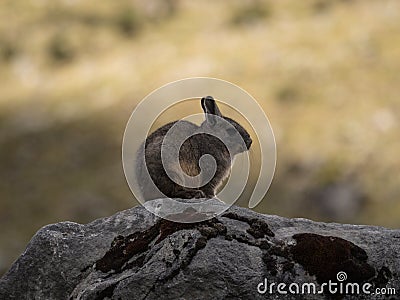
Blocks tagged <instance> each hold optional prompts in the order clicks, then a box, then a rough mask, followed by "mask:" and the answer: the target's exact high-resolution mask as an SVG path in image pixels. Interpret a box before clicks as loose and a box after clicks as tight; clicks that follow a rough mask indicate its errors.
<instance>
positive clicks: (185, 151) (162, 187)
mask: <svg viewBox="0 0 400 300" xmlns="http://www.w3.org/2000/svg"><path fill="white" fill-rule="evenodd" d="M210 98H211V97H209V98H203V99H206V104H205V106H207V105H208V106H210V105H214V109H217V110H218V108H217V106H216V104H215V101H214V99H212V98H211V99H210ZM203 99H202V103H203ZM207 100H208V101H210V102H207ZM205 106H203V109H204V110H205V111H206V108H205ZM208 113H209V112H208ZM218 113H219V110H218ZM219 114H220V113H219ZM224 119H226V120H227V121H228V122H230V123H232V125H233V126H235V128H237V127H238V126H239V127H240V128H239V129H240V130H242V131H244V133H243V134H242V133H241V134H242V135H245V137H246V138H247V141H245V143H246V146H247V149H248V148H249V147H250V144H251V139H250V136H249V135H248V134H247V132H245V130H244V129H243V127H241V126H240V125H239V124H238V123H236V122H235V121H233V120H231V119H229V118H224ZM177 122H179V123H180V124H179V125H180V127H179V128H180V130H181V131H184V132H185V134H186V135H190V137H189V138H188V139H186V140H185V141H184V142H183V144H182V146H181V147H180V149H179V164H178V163H176V162H174V160H173V159H164V165H163V163H162V159H161V148H162V145H163V142H164V138H165V136H166V135H167V133H168V131H169V130H170V129H171V127H173V126H174V125H175V124H176V123H177ZM215 124H216V123H214V124H213V125H212V126H214V127H212V128H217V125H215ZM205 126H209V127H210V124H209V123H207V120H206V121H205V122H204V123H203V124H202V125H201V126H198V125H196V124H193V123H191V122H188V121H175V122H171V123H168V124H166V125H164V126H162V127H160V128H158V129H157V130H156V131H154V132H153V133H152V134H151V135H150V136H148V137H147V139H146V141H145V147H142V148H141V150H140V151H139V153H138V157H143V151H144V158H145V164H144V163H143V162H142V163H140V160H138V162H139V163H138V165H137V167H136V175H137V178H138V179H139V181H140V178H145V177H144V176H143V174H144V173H143V172H145V171H146V170H145V168H146V166H147V170H148V172H149V175H150V177H151V179H152V181H153V183H154V184H155V186H156V187H157V188H158V190H159V191H157V190H156V189H154V185H152V183H150V182H141V186H140V187H141V192H142V196H143V198H144V199H145V200H151V199H156V198H160V197H163V196H167V197H170V198H211V197H213V196H215V194H216V190H217V188H218V187H219V186H220V185H221V184H222V182H223V180H224V179H225V178H226V176H227V175H228V174H229V169H230V167H231V164H232V159H233V156H234V155H235V154H237V153H232V154H230V153H229V151H228V148H227V146H226V145H225V144H224V143H223V142H222V141H221V140H220V139H219V138H217V137H215V136H213V135H211V134H208V133H204V130H202V129H203V128H204V127H205ZM177 144H178V143H171V144H170V145H168V144H165V143H164V147H166V148H165V149H164V150H163V151H165V152H164V153H168V152H170V151H169V150H170V149H168V147H177ZM247 149H243V150H242V151H245V150H247ZM242 151H241V150H238V153H240V152H242ZM171 152H172V149H171ZM205 154H209V155H211V156H212V157H214V159H215V162H216V171H215V174H214V176H213V177H212V179H211V180H210V181H208V182H207V183H206V184H204V185H203V186H200V182H201V180H199V185H197V187H196V188H188V187H185V186H182V185H179V184H177V183H176V182H174V181H173V180H172V179H170V178H169V176H168V175H167V172H166V171H165V169H167V170H168V174H170V175H171V174H172V177H173V179H174V180H175V179H177V178H182V176H181V175H182V172H184V173H185V174H186V175H189V176H191V177H195V176H197V175H199V174H200V172H201V169H200V166H199V160H200V158H201V157H202V156H203V155H205ZM198 177H199V176H198ZM175 181H176V180H175ZM160 192H161V193H162V194H161V193H160ZM163 194H164V195H163Z"/></svg>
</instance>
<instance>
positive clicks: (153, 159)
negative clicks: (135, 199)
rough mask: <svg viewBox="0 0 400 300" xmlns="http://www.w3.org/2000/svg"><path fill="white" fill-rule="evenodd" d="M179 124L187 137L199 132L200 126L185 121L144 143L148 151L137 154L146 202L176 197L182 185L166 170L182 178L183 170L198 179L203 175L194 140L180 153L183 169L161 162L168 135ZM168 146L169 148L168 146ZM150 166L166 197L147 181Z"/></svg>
mask: <svg viewBox="0 0 400 300" xmlns="http://www.w3.org/2000/svg"><path fill="white" fill-rule="evenodd" d="M177 122H179V123H180V124H179V129H180V130H182V131H184V133H185V135H186V134H189V135H190V134H193V133H195V132H196V131H197V130H198V129H199V126H197V125H195V124H193V123H191V122H188V121H182V120H181V121H174V122H171V123H168V124H166V125H164V126H162V127H160V128H158V129H157V130H156V131H154V132H153V133H152V134H150V135H149V136H148V137H147V138H146V140H145V142H144V147H143V145H142V146H141V147H140V149H139V151H138V153H137V162H138V164H137V166H136V176H137V179H138V181H139V184H140V188H141V192H142V196H143V198H144V199H145V200H150V199H156V198H159V197H163V196H164V195H165V196H168V197H174V196H176V195H175V192H176V190H177V186H178V185H177V184H176V183H174V182H173V181H172V180H171V179H170V178H169V177H168V175H167V173H166V171H165V168H168V170H169V171H170V172H171V173H173V174H175V175H176V176H179V173H181V172H180V170H183V171H184V172H185V173H186V174H187V175H189V176H196V175H198V174H199V172H200V169H199V166H198V159H199V156H198V152H197V151H196V148H197V147H193V145H192V141H191V138H189V139H187V140H186V141H185V142H184V143H183V144H182V147H181V149H180V151H179V162H180V165H174V164H172V163H171V161H173V160H172V159H165V160H164V165H163V162H162V160H161V147H162V145H163V142H164V138H165V136H166V134H167V133H168V131H169V130H170V129H171V127H172V126H174V125H175V124H176V123H177ZM178 142H179V141H177V142H176V143H173V144H174V145H177V144H178ZM169 144H171V143H169ZM165 146H166V147H168V144H166V145H165ZM166 152H167V153H168V152H169V151H168V149H166ZM141 157H144V158H145V164H146V165H144V164H143V160H142V159H140V158H141ZM146 166H147V170H148V172H149V175H150V177H151V180H152V181H153V182H154V184H155V185H156V186H157V188H158V189H159V190H160V191H161V192H162V193H163V194H164V195H163V194H160V193H159V192H157V191H154V187H153V186H152V185H151V184H148V183H147V180H146V178H148V177H147V176H144V174H145V172H146V169H145V168H146Z"/></svg>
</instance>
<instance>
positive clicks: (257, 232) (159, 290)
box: [0, 207, 400, 299]
mask: <svg viewBox="0 0 400 300" xmlns="http://www.w3.org/2000/svg"><path fill="white" fill-rule="evenodd" d="M339 272H345V275H346V276H347V279H346V280H344V281H341V284H342V286H343V287H346V285H345V284H346V283H356V284H358V285H359V286H360V288H361V287H362V286H363V285H365V284H366V283H368V284H371V285H372V287H371V288H370V289H369V290H370V291H371V292H373V291H374V290H375V288H377V287H378V288H383V287H385V288H394V289H396V292H397V293H400V278H399V274H400V230H389V229H385V228H382V227H374V226H360V225H343V224H333V223H332V224H326V223H317V222H312V221H309V220H305V219H286V218H282V217H278V216H269V215H262V214H258V213H255V212H253V211H250V210H247V209H244V208H239V207H232V208H230V209H229V210H227V211H226V212H224V214H223V215H221V216H219V217H218V218H213V219H210V220H207V221H203V222H200V223H194V224H191V223H173V222H170V221H167V220H164V219H160V218H157V217H155V216H154V215H152V214H151V213H149V212H148V211H147V210H145V209H144V208H143V207H135V208H132V209H128V210H125V211H122V212H119V213H117V214H115V215H113V216H111V217H108V218H104V219H99V220H96V221H94V222H92V223H89V224H87V225H80V224H76V223H72V222H61V223H57V224H52V225H48V226H45V227H44V228H42V229H41V230H39V231H38V232H37V233H36V235H35V236H34V237H33V238H32V240H31V241H30V243H29V244H28V246H27V249H26V250H25V252H24V253H23V254H22V255H21V257H20V258H19V259H18V260H17V261H16V262H15V263H14V264H13V265H12V267H11V269H10V270H9V271H8V272H7V273H6V274H5V275H4V276H3V278H1V279H0V299H281V298H283V297H284V298H285V299H321V298H322V299H323V298H326V299H332V295H330V294H329V291H328V289H327V287H326V286H325V287H324V292H325V293H324V294H319V295H310V294H301V293H299V294H290V292H289V285H290V284H292V285H291V287H292V290H293V289H295V288H296V285H297V286H299V288H300V291H301V287H302V284H304V283H310V284H311V285H314V286H315V287H316V289H317V290H320V289H321V287H322V286H323V284H324V283H325V282H328V281H329V280H331V281H333V282H334V283H336V284H338V283H340V281H338V279H337V274H338V273H339ZM341 275H344V273H341ZM265 280H266V281H267V287H268V289H269V288H271V287H272V288H273V292H272V293H269V290H268V289H267V291H266V293H264V294H262V293H259V292H258V289H257V287H258V286H259V288H260V291H261V292H262V291H263V289H264V288H265V284H264V283H265ZM260 283H263V284H262V285H260ZM279 283H284V284H286V286H285V288H284V290H285V291H287V292H289V293H288V294H286V295H282V294H280V293H279V292H278V291H277V285H278V284H279ZM273 284H275V285H273ZM311 285H303V287H305V288H307V287H312V286H311ZM338 286H339V285H338ZM391 292H393V291H391ZM334 296H338V295H334ZM340 297H341V298H343V295H342V296H339V298H340ZM370 297H371V295H365V294H363V293H362V291H360V294H359V295H356V296H354V295H353V296H351V295H349V294H346V295H345V296H344V298H345V299H369V298H370ZM374 297H375V299H380V298H379V297H378V296H376V295H375V296H374ZM398 298H399V296H398V295H393V296H390V297H387V298H384V299H398ZM336 299H337V298H336Z"/></svg>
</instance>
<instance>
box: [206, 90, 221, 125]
mask: <svg viewBox="0 0 400 300" xmlns="http://www.w3.org/2000/svg"><path fill="white" fill-rule="evenodd" d="M201 107H202V108H203V111H204V113H205V114H206V121H207V122H209V123H211V124H212V125H215V123H216V118H215V117H214V116H218V117H222V115H221V112H220V111H219V108H218V106H217V103H216V102H215V100H214V98H213V97H211V96H207V97H204V98H202V99H201Z"/></svg>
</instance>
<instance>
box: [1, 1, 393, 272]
mask: <svg viewBox="0 0 400 300" xmlns="http://www.w3.org/2000/svg"><path fill="white" fill-rule="evenodd" d="M398 20H400V2H399V1H396V0H383V1H373V0H362V1H361V0H352V1H351V0H347V1H345V0H336V1H335V0H307V1H289V0H281V1H251V0H248V1H189V0H181V1H174V0H169V1H155V0H151V1H139V0H137V1H133V2H132V1H127V0H119V1H114V2H113V1H95V0H87V1H77V0H71V1H67V0H64V1H49V0H47V1H46V0H35V1H12V0H9V1H2V2H1V4H0V91H1V92H0V125H1V126H0V161H1V165H0V175H1V181H0V227H1V228H2V231H1V234H0V274H1V273H2V272H4V271H5V270H6V269H7V268H8V267H9V265H10V264H11V262H12V260H13V259H15V258H16V257H17V256H18V255H19V253H20V252H21V251H22V250H23V249H24V247H25V245H26V243H27V242H28V241H29V239H30V237H31V236H32V234H34V232H36V231H37V230H38V229H39V228H40V227H41V226H43V225H45V224H47V223H51V222H58V221H61V220H72V221H76V222H88V221H90V220H92V219H95V218H98V217H102V216H107V215H110V214H112V213H114V212H116V211H118V210H121V209H125V208H128V207H131V206H133V205H135V203H136V202H135V201H134V199H133V197H132V195H131V193H130V191H129V189H128V186H127V184H126V183H125V179H124V176H123V172H122V165H121V159H120V156H121V153H120V151H121V142H122V135H123V130H124V127H125V124H126V121H127V120H128V118H129V115H130V112H131V111H132V109H133V108H134V107H135V105H136V104H137V103H138V102H139V101H140V100H141V99H142V98H143V97H144V96H146V94H148V93H149V92H151V91H152V90H154V89H156V88H158V87H159V86H161V85H163V84H165V83H167V82H170V81H174V80H177V79H181V78H185V77H191V76H210V77H217V78H221V79H225V80H228V81H231V82H233V83H235V84H238V85H239V86H241V87H243V88H244V89H246V90H247V91H248V92H250V93H251V94H252V95H253V96H254V97H255V98H256V99H257V100H258V101H259V103H260V105H261V106H262V107H263V108H264V110H265V112H266V113H267V115H268V116H269V118H270V121H271V123H272V126H273V128H274V131H275V135H276V140H277V147H278V165H277V170H276V176H275V179H274V181H273V184H272V186H271V189H270V192H269V194H268V195H267V196H266V198H265V200H264V201H263V202H262V203H261V204H260V205H259V206H258V207H257V208H256V210H257V211H260V212H265V213H270V214H279V215H282V216H288V217H306V218H312V219H315V220H323V221H337V222H351V223H364V224H375V225H383V226H389V227H399V226H400V218H399V216H400V199H399V195H400V177H399V171H400V158H399V155H398V153H400V139H399V126H400V119H399V115H400V101H399V85H398V84H399V82H400V72H399V70H400V23H399V21H398ZM199 112H200V108H199ZM244 204H245V203H244Z"/></svg>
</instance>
